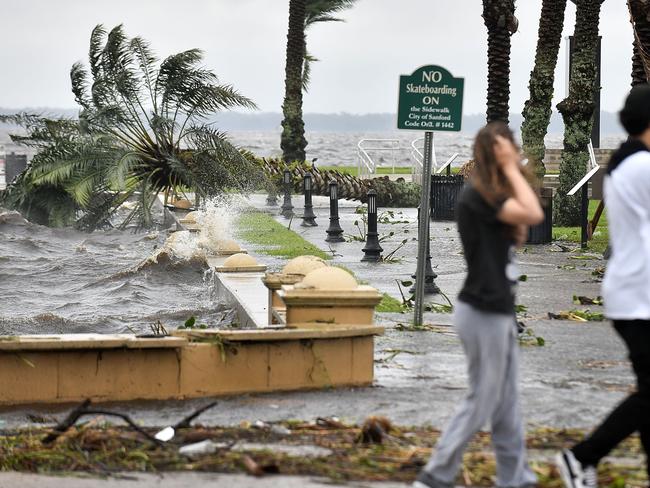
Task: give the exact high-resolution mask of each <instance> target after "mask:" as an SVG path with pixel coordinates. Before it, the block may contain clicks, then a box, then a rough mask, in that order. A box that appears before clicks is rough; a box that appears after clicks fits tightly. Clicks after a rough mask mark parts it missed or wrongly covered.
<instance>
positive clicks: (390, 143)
mask: <svg viewBox="0 0 650 488" xmlns="http://www.w3.org/2000/svg"><path fill="white" fill-rule="evenodd" d="M369 144H370V145H369ZM399 149H400V144H399V139H361V140H360V141H359V143H358V144H357V156H358V168H359V177H360V178H369V177H371V176H373V175H375V174H376V173H377V167H378V166H379V165H378V164H377V163H376V162H375V160H374V159H373V158H372V156H371V154H375V153H389V155H390V158H391V166H392V168H393V173H395V163H396V162H397V156H398V153H399Z"/></svg>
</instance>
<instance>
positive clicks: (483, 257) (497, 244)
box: [456, 185, 518, 313]
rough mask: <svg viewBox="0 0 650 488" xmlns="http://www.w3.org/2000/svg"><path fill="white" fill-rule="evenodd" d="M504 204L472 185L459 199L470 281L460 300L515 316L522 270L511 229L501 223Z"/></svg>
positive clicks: (459, 215) (459, 216)
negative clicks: (516, 260) (516, 259)
mask: <svg viewBox="0 0 650 488" xmlns="http://www.w3.org/2000/svg"><path fill="white" fill-rule="evenodd" d="M502 205H503V202H499V203H497V204H496V205H491V204H489V203H488V202H487V201H485V199H484V198H483V197H482V196H481V194H480V193H479V192H478V191H477V190H476V189H475V188H474V187H472V186H471V185H465V188H463V191H462V193H461V195H460V197H459V200H458V207H457V209H456V211H457V217H458V232H459V233H460V238H461V241H462V243H463V250H464V252H465V260H466V261H467V278H466V279H465V284H464V285H463V289H462V290H461V291H460V294H459V296H458V298H459V299H460V300H462V301H463V302H465V303H468V304H470V305H472V306H474V307H476V308H478V309H481V310H486V311H488V312H497V313H513V312H514V306H515V286H516V283H517V279H518V270H517V267H516V265H515V264H514V262H513V257H514V242H513V240H512V237H511V233H510V231H509V230H510V226H508V225H507V224H504V223H503V222H501V221H499V220H497V213H498V212H499V210H500V208H501V206H502Z"/></svg>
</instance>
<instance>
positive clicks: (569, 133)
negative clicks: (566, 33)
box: [553, 0, 602, 226]
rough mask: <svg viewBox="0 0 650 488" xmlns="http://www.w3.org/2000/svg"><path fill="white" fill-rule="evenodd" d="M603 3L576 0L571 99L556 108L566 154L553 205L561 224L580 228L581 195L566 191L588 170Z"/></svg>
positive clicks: (555, 219)
mask: <svg viewBox="0 0 650 488" xmlns="http://www.w3.org/2000/svg"><path fill="white" fill-rule="evenodd" d="M601 2H602V0H575V1H574V3H575V4H576V24H575V31H574V42H575V48H574V51H573V57H572V60H571V61H572V63H571V76H570V83H569V96H568V97H567V98H565V99H564V100H562V101H561V102H560V103H559V104H558V105H557V108H558V110H559V111H560V113H561V114H562V118H563V120H564V151H563V153H562V161H561V162H560V178H559V180H560V184H559V187H558V189H557V192H556V194H555V201H554V206H553V213H554V222H555V223H556V224H558V225H565V226H572V225H580V195H574V196H572V197H569V196H567V192H568V191H569V190H570V189H571V188H572V187H573V186H574V185H575V184H576V183H577V182H578V181H579V180H580V178H582V177H583V176H584V174H585V172H586V168H587V160H588V154H587V146H588V144H589V139H590V137H591V128H592V123H593V114H594V97H595V93H596V90H599V89H600V87H597V86H596V49H597V47H598V21H599V17H600V5H601Z"/></svg>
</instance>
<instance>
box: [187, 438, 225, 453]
mask: <svg viewBox="0 0 650 488" xmlns="http://www.w3.org/2000/svg"><path fill="white" fill-rule="evenodd" d="M223 447H226V445H225V444H217V443H216V442H213V441H211V440H210V439H206V440H204V441H201V442H195V443H194V444H187V445H185V446H183V447H181V448H180V449H179V450H178V453H179V454H181V455H182V456H187V457H189V458H195V457H198V456H201V455H203V454H213V453H215V452H217V450H218V449H220V448H223Z"/></svg>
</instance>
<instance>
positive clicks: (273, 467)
mask: <svg viewBox="0 0 650 488" xmlns="http://www.w3.org/2000/svg"><path fill="white" fill-rule="evenodd" d="M242 464H243V465H244V468H245V469H246V471H247V472H248V474H250V475H252V476H257V477H259V476H264V475H265V474H278V473H279V472H280V468H279V467H278V465H277V464H275V463H267V464H263V465H261V464H259V463H257V462H256V461H255V460H254V459H253V458H252V457H250V456H249V455H248V454H245V455H244V456H243V457H242Z"/></svg>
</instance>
